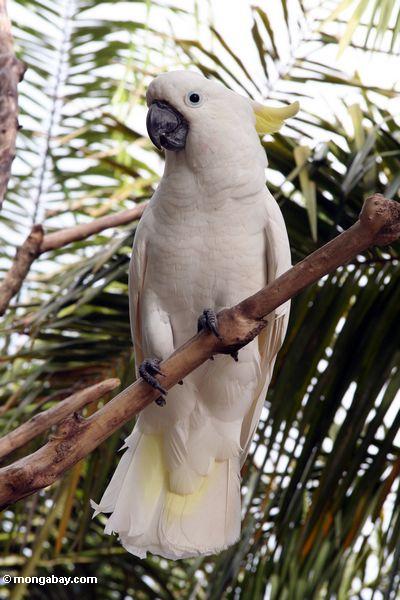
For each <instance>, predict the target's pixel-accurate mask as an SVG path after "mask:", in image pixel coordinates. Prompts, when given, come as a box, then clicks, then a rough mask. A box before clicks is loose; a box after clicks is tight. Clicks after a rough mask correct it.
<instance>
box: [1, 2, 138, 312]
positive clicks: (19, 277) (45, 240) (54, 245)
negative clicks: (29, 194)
mask: <svg viewBox="0 0 400 600" xmlns="http://www.w3.org/2000/svg"><path fill="white" fill-rule="evenodd" d="M0 2H1V0H0ZM147 204H148V203H147V202H142V203H140V204H138V205H137V206H135V207H134V208H130V209H129V210H124V211H121V212H120V213H117V214H115V215H107V216H105V217H101V218H100V219H94V220H93V221H91V222H90V223H83V224H82V225H75V226H74V227H68V228H67V229H60V230H58V231H53V232H52V233H49V234H47V235H43V229H42V226H41V225H34V226H33V227H32V230H31V232H30V234H29V236H28V237H27V238H26V240H25V242H24V243H23V244H22V246H21V247H20V248H18V250H17V253H16V256H15V259H14V262H13V264H12V265H11V269H10V270H9V272H8V273H7V275H6V276H5V278H4V280H3V282H2V283H1V284H0V316H2V315H4V313H5V311H6V310H7V308H8V305H9V304H10V301H11V299H12V298H13V297H14V296H15V294H17V293H18V292H19V290H20V289H21V286H22V284H23V282H24V279H25V277H26V276H27V274H28V272H29V269H30V268H31V265H32V263H33V261H34V260H35V259H36V258H38V257H39V256H40V255H41V254H43V253H44V252H49V250H57V249H58V248H62V247H63V246H66V245H67V244H72V242H77V241H79V240H84V239H86V238H88V237H89V236H91V235H93V234H94V233H99V232H100V231H104V230H105V229H109V228H110V227H118V226H120V225H126V224H127V223H132V222H133V221H137V220H138V219H140V217H141V216H142V214H143V211H144V209H145V208H146V206H147Z"/></svg>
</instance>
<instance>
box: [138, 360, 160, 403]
mask: <svg viewBox="0 0 400 600" xmlns="http://www.w3.org/2000/svg"><path fill="white" fill-rule="evenodd" d="M160 363H161V360H160V359H159V358H146V359H145V360H144V361H143V362H142V363H141V365H140V367H139V375H140V376H141V377H142V378H143V379H144V381H145V382H146V383H148V384H149V385H151V387H153V388H154V389H155V390H158V391H159V392H161V396H160V397H159V398H157V399H156V400H155V403H156V404H158V406H164V405H165V404H166V402H165V397H164V396H166V395H167V390H166V389H165V388H163V387H162V385H160V383H159V382H158V380H157V379H156V377H155V375H161V376H162V377H165V373H163V372H162V370H161V369H160Z"/></svg>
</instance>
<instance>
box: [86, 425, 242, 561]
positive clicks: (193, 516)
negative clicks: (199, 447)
mask: <svg viewBox="0 0 400 600" xmlns="http://www.w3.org/2000/svg"><path fill="white" fill-rule="evenodd" d="M125 445H126V446H127V450H126V451H125V454H124V455H123V457H122V458H121V460H120V462H119V464H118V467H117V469H116V471H115V473H114V475H113V477H112V479H111V481H110V483H109V485H108V487H107V489H106V491H105V492H104V495H103V497H102V499H101V501H100V503H99V504H98V505H97V504H96V503H95V502H93V501H91V504H92V507H93V508H95V513H94V515H93V516H96V515H97V514H98V513H99V512H111V513H112V514H111V515H110V517H109V519H108V521H107V525H106V528H105V532H106V533H113V532H115V533H118V535H119V537H120V540H121V543H122V545H123V546H124V548H126V550H128V551H129V552H131V553H132V554H135V555H136V556H139V557H140V558H144V557H145V556H146V552H147V551H149V552H152V553H154V554H157V555H159V556H164V557H165V558H173V559H178V558H188V557H191V556H198V555H205V554H214V553H217V552H220V551H221V550H223V549H224V548H227V547H228V546H230V545H231V544H233V543H235V542H236V541H237V539H238V537H239V535H240V473H239V458H238V457H235V458H231V459H229V460H224V461H216V462H215V463H214V465H213V466H212V467H211V469H210V472H209V474H208V475H206V476H204V477H201V483H200V486H199V487H198V489H197V490H196V491H195V492H194V493H192V494H176V493H173V492H171V491H170V490H169V485H170V484H169V477H168V472H167V470H166V468H165V465H164V460H163V455H162V448H163V445H162V438H161V436H160V435H147V434H143V433H141V432H140V431H139V430H138V429H137V428H135V430H134V432H133V434H132V435H131V436H130V437H129V438H127V440H126V444H125Z"/></svg>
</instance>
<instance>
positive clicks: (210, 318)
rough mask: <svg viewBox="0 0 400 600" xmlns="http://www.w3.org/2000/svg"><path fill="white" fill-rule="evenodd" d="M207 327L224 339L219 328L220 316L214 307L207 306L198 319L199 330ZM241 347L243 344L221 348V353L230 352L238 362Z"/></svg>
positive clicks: (220, 338)
mask: <svg viewBox="0 0 400 600" xmlns="http://www.w3.org/2000/svg"><path fill="white" fill-rule="evenodd" d="M205 329H206V330H208V331H211V332H212V333H213V334H214V335H215V337H216V338H218V339H219V340H220V341H223V340H222V336H221V334H220V331H219V328H218V317H217V315H216V313H215V311H214V310H213V309H212V308H205V309H204V310H203V312H202V313H201V315H200V317H199V318H198V320H197V332H199V331H203V330H205ZM241 347H242V346H237V347H235V348H230V349H229V350H227V351H223V350H221V354H229V355H230V356H232V358H233V360H235V361H236V362H237V361H238V360H239V358H238V352H239V350H240V348H241ZM211 360H214V358H213V357H211Z"/></svg>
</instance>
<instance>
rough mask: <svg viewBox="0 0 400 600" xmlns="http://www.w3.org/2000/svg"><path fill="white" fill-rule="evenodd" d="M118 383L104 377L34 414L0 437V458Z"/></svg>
mask: <svg viewBox="0 0 400 600" xmlns="http://www.w3.org/2000/svg"><path fill="white" fill-rule="evenodd" d="M119 384H120V381H119V379H106V380H105V381H101V382H100V383H96V384H95V385H92V386H90V387H88V388H85V389H83V390H79V391H78V392H76V393H75V394H73V395H72V396H68V398H65V399H64V400H62V401H61V402H59V403H58V404H56V405H55V406H53V407H52V408H49V409H48V410H45V411H43V412H41V413H38V414H36V415H34V416H33V417H32V418H31V419H29V421H26V422H25V423H23V424H22V425H20V426H19V427H17V429H14V431H11V432H10V433H8V434H7V435H5V436H4V437H2V438H0V459H2V458H4V457H5V456H7V455H8V454H10V453H11V452H14V450H17V448H20V447H21V446H24V445H25V444H27V443H28V442H30V441H31V440H33V438H35V437H36V436H38V435H40V434H41V433H43V432H44V431H47V429H49V428H50V427H52V426H53V425H57V424H58V423H61V421H63V420H64V419H66V418H67V417H68V416H70V415H73V414H74V413H76V412H78V411H80V410H82V408H84V407H85V406H86V405H87V404H90V403H91V402H95V401H96V400H98V399H99V398H102V397H103V396H104V395H105V394H107V393H108V392H111V391H112V390H114V389H115V388H117V387H118V386H119Z"/></svg>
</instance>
